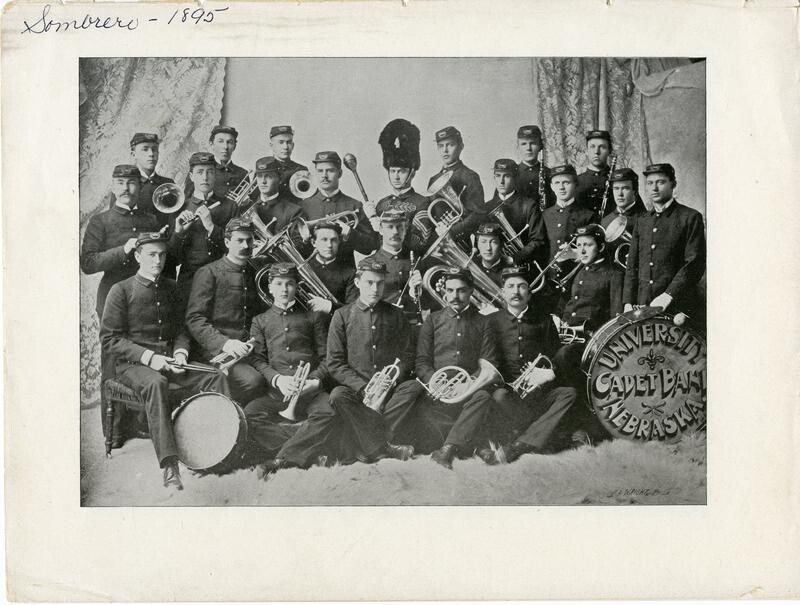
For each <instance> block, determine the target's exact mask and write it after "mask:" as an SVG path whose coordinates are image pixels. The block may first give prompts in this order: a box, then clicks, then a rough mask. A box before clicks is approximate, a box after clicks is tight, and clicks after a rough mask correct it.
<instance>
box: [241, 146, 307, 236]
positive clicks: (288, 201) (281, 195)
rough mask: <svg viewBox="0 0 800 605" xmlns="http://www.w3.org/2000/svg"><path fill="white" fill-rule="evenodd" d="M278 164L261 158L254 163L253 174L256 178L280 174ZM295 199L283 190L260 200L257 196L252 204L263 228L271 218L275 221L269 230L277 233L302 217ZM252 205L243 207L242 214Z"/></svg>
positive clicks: (256, 191)
mask: <svg viewBox="0 0 800 605" xmlns="http://www.w3.org/2000/svg"><path fill="white" fill-rule="evenodd" d="M278 164H279V162H278V160H276V159H275V158H273V157H264V158H261V159H259V160H257V161H256V169H255V174H256V176H258V175H259V174H263V173H267V172H271V173H274V174H280V168H279V167H278ZM255 193H256V194H258V193H259V191H258V189H256V190H255ZM295 199H296V198H294V197H292V196H290V195H287V194H286V193H285V192H284V191H283V190H281V189H279V190H278V191H276V192H275V193H273V194H272V195H271V196H269V197H268V198H262V197H260V196H258V195H257V196H256V199H255V201H253V202H252V204H256V207H255V210H254V211H255V212H256V213H257V214H258V217H259V218H260V219H261V220H262V221H263V223H264V225H265V226H266V225H269V224H270V221H272V219H273V218H274V219H275V223H274V224H273V225H272V227H270V229H271V230H272V233H278V232H279V231H281V230H283V229H284V228H285V227H288V226H289V224H290V223H291V222H292V221H294V220H295V219H296V218H300V217H301V216H302V215H303V209H302V208H300V205H299V204H297V203H295ZM252 204H250V205H248V206H247V207H245V208H244V209H243V210H242V214H244V213H246V212H248V211H250V210H251V209H252Z"/></svg>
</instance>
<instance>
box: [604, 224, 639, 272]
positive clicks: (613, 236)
mask: <svg viewBox="0 0 800 605" xmlns="http://www.w3.org/2000/svg"><path fill="white" fill-rule="evenodd" d="M627 226H628V217H627V216H625V215H624V214H620V215H619V216H617V217H616V218H615V219H614V220H613V221H611V222H610V223H609V224H608V226H607V227H605V228H604V229H603V231H604V232H605V234H606V243H608V244H614V243H616V248H615V250H614V262H615V263H617V264H618V265H619V266H620V267H622V268H623V269H627V267H628V252H630V249H631V239H632V237H631V234H630V233H628V228H627Z"/></svg>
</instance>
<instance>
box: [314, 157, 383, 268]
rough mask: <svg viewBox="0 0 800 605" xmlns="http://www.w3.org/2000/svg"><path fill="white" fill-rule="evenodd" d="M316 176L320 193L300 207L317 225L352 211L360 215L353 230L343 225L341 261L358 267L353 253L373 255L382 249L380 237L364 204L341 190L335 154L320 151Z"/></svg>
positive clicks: (315, 162)
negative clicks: (326, 219)
mask: <svg viewBox="0 0 800 605" xmlns="http://www.w3.org/2000/svg"><path fill="white" fill-rule="evenodd" d="M314 174H315V176H316V180H317V192H316V193H315V194H314V195H312V196H311V197H309V198H307V199H304V200H302V202H300V207H301V208H302V209H303V213H304V214H305V216H306V218H307V219H308V220H310V221H315V220H318V219H321V218H325V217H326V216H330V215H332V214H338V213H339V212H344V211H346V210H353V211H355V212H356V213H357V214H358V215H359V221H358V225H357V226H356V228H355V229H350V227H348V226H346V225H342V245H341V246H340V248H339V258H340V259H341V260H342V261H343V262H344V263H345V264H348V265H351V266H355V258H354V256H353V251H354V250H355V251H358V252H360V253H361V254H370V253H371V252H373V251H374V250H376V249H377V248H378V246H379V245H380V237H379V236H378V234H377V233H375V232H374V231H373V230H372V227H371V226H370V223H369V220H368V219H367V216H366V215H365V214H364V210H363V208H362V207H361V202H359V201H358V200H355V199H353V198H352V197H350V196H348V195H345V194H344V193H342V192H341V191H340V190H339V179H341V178H342V159H341V158H340V157H339V154H338V153H336V152H335V151H320V152H319V153H317V154H316V156H314Z"/></svg>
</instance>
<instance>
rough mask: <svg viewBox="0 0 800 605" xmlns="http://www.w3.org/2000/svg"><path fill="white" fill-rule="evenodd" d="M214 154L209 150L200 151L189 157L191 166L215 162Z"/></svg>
mask: <svg viewBox="0 0 800 605" xmlns="http://www.w3.org/2000/svg"><path fill="white" fill-rule="evenodd" d="M215 163H216V162H215V160H214V154H213V153H208V152H207V151H198V152H196V153H193V154H192V155H191V156H190V157H189V168H192V166H204V165H206V164H211V165H212V166H213V165H214V164H215Z"/></svg>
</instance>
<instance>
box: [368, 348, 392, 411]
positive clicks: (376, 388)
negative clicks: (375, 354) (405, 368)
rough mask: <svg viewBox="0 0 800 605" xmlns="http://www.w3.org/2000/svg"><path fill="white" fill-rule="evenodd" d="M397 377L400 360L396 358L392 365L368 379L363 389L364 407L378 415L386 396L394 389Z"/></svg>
mask: <svg viewBox="0 0 800 605" xmlns="http://www.w3.org/2000/svg"><path fill="white" fill-rule="evenodd" d="M399 377H400V358H399V357H397V358H395V360H394V363H393V364H391V365H388V366H386V367H385V368H383V369H382V370H381V371H380V372H376V373H375V374H373V375H372V378H370V379H369V382H368V383H367V386H366V387H364V405H365V406H367V407H368V408H370V409H371V410H375V411H376V412H378V413H380V411H381V408H382V407H383V402H384V401H386V396H387V395H388V394H389V391H391V390H392V388H394V385H395V384H396V383H397V379H398V378H399Z"/></svg>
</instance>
